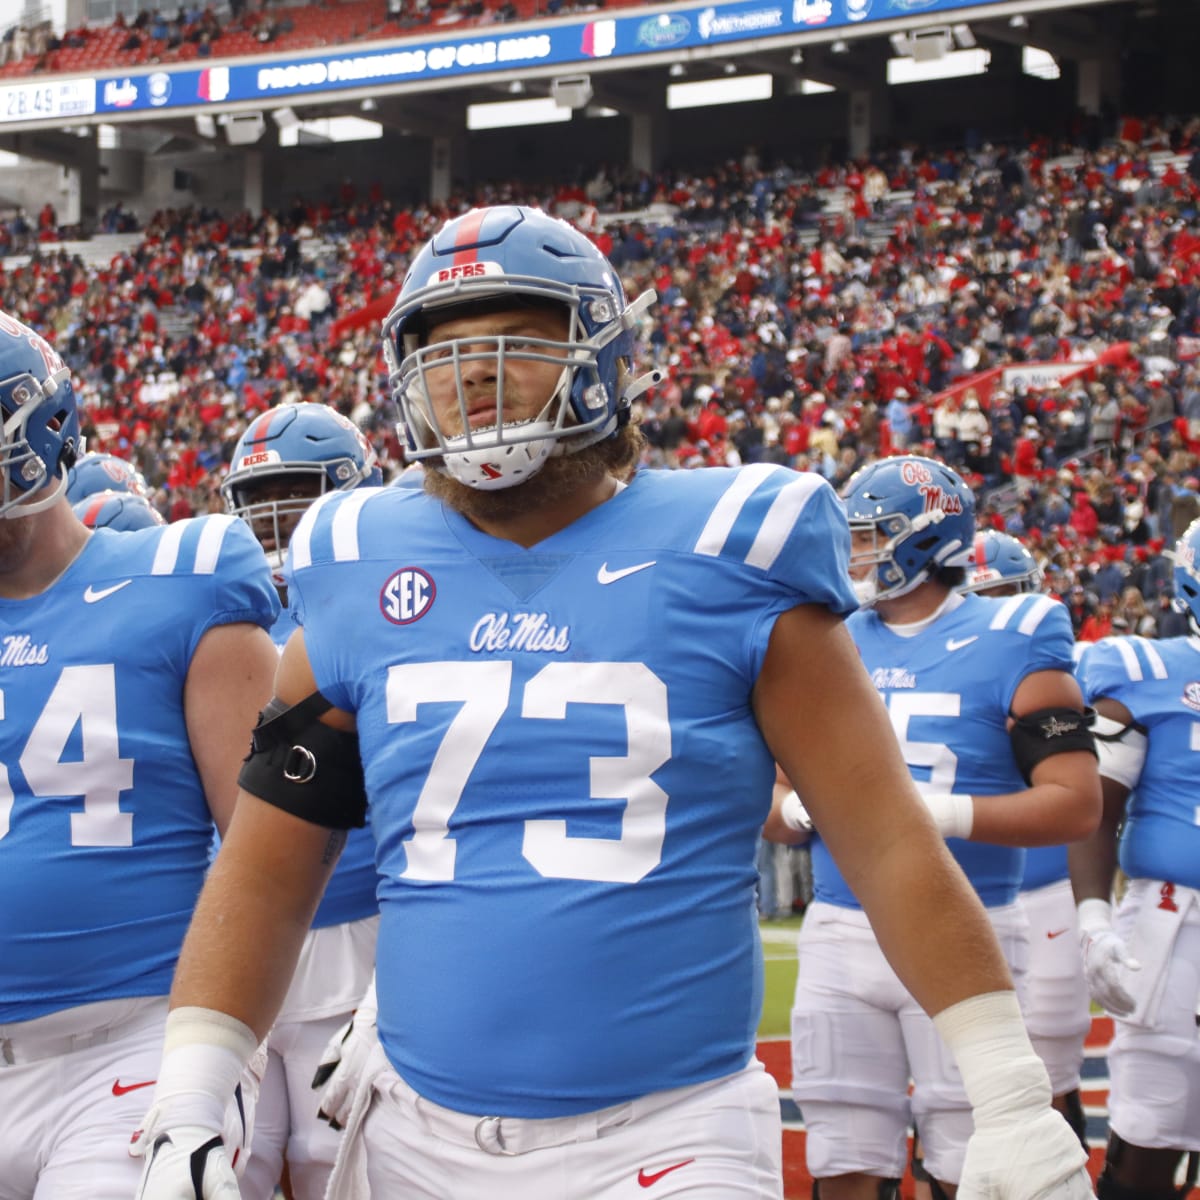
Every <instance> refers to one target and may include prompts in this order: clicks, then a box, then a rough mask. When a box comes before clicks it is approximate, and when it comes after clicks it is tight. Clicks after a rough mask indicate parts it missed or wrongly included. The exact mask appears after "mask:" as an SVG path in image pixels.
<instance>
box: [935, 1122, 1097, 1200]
mask: <svg viewBox="0 0 1200 1200" xmlns="http://www.w3.org/2000/svg"><path fill="white" fill-rule="evenodd" d="M1087 1158H1088V1156H1087V1152H1086V1151H1085V1150H1084V1148H1083V1147H1082V1146H1081V1145H1080V1144H1079V1138H1078V1137H1077V1136H1076V1135H1075V1132H1074V1131H1073V1130H1072V1129H1071V1127H1070V1126H1069V1125H1068V1124H1067V1122H1066V1121H1065V1120H1064V1119H1063V1116H1062V1114H1061V1113H1058V1112H1055V1111H1054V1109H1052V1108H1051V1109H1047V1108H1044V1109H1042V1110H1041V1111H1038V1112H1034V1113H1033V1114H1032V1115H1031V1116H1030V1117H1029V1118H1027V1119H1026V1120H1014V1121H1012V1122H1010V1123H1008V1124H1004V1125H995V1126H991V1127H984V1126H980V1127H978V1128H976V1130H975V1133H974V1134H973V1135H972V1136H971V1140H970V1141H969V1142H967V1155H966V1158H965V1159H964V1160H963V1170H962V1182H961V1183H960V1184H959V1185H958V1200H1089V1198H1090V1197H1092V1196H1093V1195H1094V1193H1093V1192H1092V1181H1091V1177H1090V1176H1089V1175H1088V1170H1087Z"/></svg>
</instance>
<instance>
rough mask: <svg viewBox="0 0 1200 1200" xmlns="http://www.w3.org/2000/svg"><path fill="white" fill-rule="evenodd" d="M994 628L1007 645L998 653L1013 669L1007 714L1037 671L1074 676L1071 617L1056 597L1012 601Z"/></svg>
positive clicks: (1001, 610) (1006, 700)
mask: <svg viewBox="0 0 1200 1200" xmlns="http://www.w3.org/2000/svg"><path fill="white" fill-rule="evenodd" d="M990 628H991V629H993V630H995V631H997V632H999V633H1001V635H1002V637H1003V642H1002V643H1001V645H1000V646H998V647H997V649H998V651H999V652H1000V653H1002V654H1003V656H1004V659H1005V661H1006V662H1007V663H1008V664H1009V665H1010V667H1011V673H1010V675H1009V677H1008V683H1007V690H1006V694H1005V695H1004V696H1003V697H1002V700H1003V703H1004V707H1005V711H1008V710H1010V709H1011V708H1012V703H1013V697H1014V696H1015V695H1016V692H1017V688H1019V687H1020V686H1021V682H1022V680H1024V679H1025V677H1026V676H1027V675H1032V674H1033V673H1034V672H1035V671H1065V672H1066V673H1067V674H1068V675H1071V674H1073V673H1074V668H1075V660H1074V653H1075V636H1074V631H1073V630H1072V628H1071V615H1070V613H1068V612H1067V608H1066V605H1064V604H1063V603H1062V602H1061V601H1059V600H1055V599H1054V597H1053V596H1045V595H1030V594H1028V593H1025V594H1023V595H1019V596H1013V597H1011V598H1010V599H1008V600H1007V601H1005V603H1004V604H1002V605H1001V606H1000V607H999V609H998V610H997V612H996V615H995V616H994V617H993V618H992V621H991V624H990ZM1004 643H1007V645H1005V644H1004Z"/></svg>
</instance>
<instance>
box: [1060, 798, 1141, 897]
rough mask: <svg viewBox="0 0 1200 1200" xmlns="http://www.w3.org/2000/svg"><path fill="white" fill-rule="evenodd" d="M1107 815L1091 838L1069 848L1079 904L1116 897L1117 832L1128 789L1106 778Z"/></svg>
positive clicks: (1074, 885)
mask: <svg viewBox="0 0 1200 1200" xmlns="http://www.w3.org/2000/svg"><path fill="white" fill-rule="evenodd" d="M1103 786H1104V815H1103V816H1102V817H1101V819H1100V824H1099V826H1098V827H1097V829H1096V832H1095V833H1094V834H1092V836H1091V837H1089V838H1085V839H1084V840H1082V841H1079V842H1076V843H1075V844H1074V845H1072V846H1070V847H1068V849H1067V863H1068V866H1069V868H1070V872H1071V889H1072V890H1073V891H1074V893H1075V900H1076V903H1078V902H1080V901H1082V900H1107V899H1108V898H1109V896H1110V895H1111V894H1112V885H1113V876H1114V875H1115V874H1116V871H1117V831H1118V829H1119V828H1120V825H1121V819H1122V817H1123V815H1124V812H1125V797H1126V793H1127V789H1125V788H1123V787H1122V786H1121V785H1120V784H1118V783H1114V782H1113V781H1112V780H1109V779H1105V780H1104V781H1103Z"/></svg>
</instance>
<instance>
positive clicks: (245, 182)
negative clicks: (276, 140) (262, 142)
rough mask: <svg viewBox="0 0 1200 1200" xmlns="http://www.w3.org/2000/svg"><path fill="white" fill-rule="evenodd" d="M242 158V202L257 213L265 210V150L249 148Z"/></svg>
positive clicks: (250, 210)
mask: <svg viewBox="0 0 1200 1200" xmlns="http://www.w3.org/2000/svg"><path fill="white" fill-rule="evenodd" d="M241 158H242V204H243V205H244V206H245V207H246V209H247V210H248V211H249V212H251V213H254V214H256V215H257V214H258V213H260V212H262V210H263V152H262V151H261V150H256V149H247V150H245V151H244V152H243V153H242V156H241Z"/></svg>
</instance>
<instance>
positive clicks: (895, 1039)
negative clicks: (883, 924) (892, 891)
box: [768, 456, 1100, 1200]
mask: <svg viewBox="0 0 1200 1200" xmlns="http://www.w3.org/2000/svg"><path fill="white" fill-rule="evenodd" d="M844 499H845V505H846V510H847V514H848V516H849V520H850V530H851V539H852V542H851V545H852V551H851V560H850V561H851V574H852V577H853V580H854V586H855V589H856V591H857V593H858V595H859V599H860V602H861V604H862V608H861V609H860V610H859V611H858V612H857V613H855V614H854V615H853V616H852V617H851V618H850V619H849V620H848V621H847V627H848V629H849V631H850V633H851V636H852V637H853V639H854V643H855V645H856V646H857V647H858V650H859V653H860V654H861V656H862V662H863V665H864V666H865V668H866V670H867V672H868V673H869V676H870V678H871V680H872V681H873V683H874V685H875V688H876V690H877V692H878V696H879V698H880V699H881V700H882V701H883V706H882V707H884V708H886V713H887V716H888V717H889V718H890V721H891V725H892V727H893V729H894V730H895V733H896V736H897V738H898V739H899V741H900V749H901V751H902V753H903V755H904V759H905V762H906V763H907V764H908V768H909V770H910V771H911V774H912V780H913V782H914V783H915V784H916V787H917V789H918V790H919V791H920V793H921V794H922V796H923V797H924V800H925V803H926V804H927V805H928V807H929V810H930V812H931V813H932V814H933V816H934V819H935V821H936V823H937V826H938V828H939V829H940V830H941V832H942V833H943V834H944V836H945V837H946V838H948V839H949V849H950V851H951V853H952V854H953V855H954V857H955V858H956V859H957V860H958V862H959V865H960V866H961V867H962V868H963V871H964V872H965V874H966V876H967V878H968V879H969V880H970V882H971V884H972V885H973V886H974V888H975V891H976V892H977V893H978V895H979V898H980V899H981V900H982V901H983V904H984V906H985V907H986V909H987V914H988V917H989V919H990V921H991V924H992V927H993V929H994V930H995V934H996V936H997V938H998V939H999V942H1000V945H1001V946H1002V947H1003V949H1004V951H1005V954H1006V957H1007V959H1008V962H1009V966H1010V968H1011V970H1012V972H1013V975H1014V977H1015V978H1016V979H1017V981H1018V985H1020V984H1021V983H1022V982H1023V975H1024V969H1025V960H1026V955H1027V950H1028V946H1027V937H1026V928H1027V926H1026V922H1025V918H1024V915H1023V913H1022V912H1021V909H1020V907H1019V906H1018V904H1017V894H1018V890H1019V887H1020V883H1021V876H1022V868H1023V865H1024V851H1023V850H1022V849H1021V847H1023V846H1032V845H1053V844H1056V843H1061V842H1064V841H1070V840H1073V839H1075V838H1080V837H1084V836H1086V835H1087V834H1088V833H1090V832H1091V831H1092V830H1093V829H1094V828H1095V825H1096V822H1097V820H1098V818H1099V810H1100V785H1099V779H1098V777H1097V773H1096V758H1095V754H1094V752H1093V750H1092V745H1091V735H1090V733H1089V732H1088V729H1087V718H1086V716H1085V715H1084V712H1083V703H1082V699H1081V696H1080V693H1079V688H1078V686H1077V685H1076V683H1075V681H1074V679H1073V677H1072V675H1071V673H1070V672H1071V647H1072V637H1071V627H1070V620H1069V618H1068V615H1067V611H1066V609H1065V608H1064V607H1063V606H1062V605H1061V604H1059V603H1058V602H1057V601H1055V600H1052V599H1051V598H1050V597H1048V596H1040V595H1032V596H1031V595H1015V596H1012V597H1009V598H1006V599H990V598H985V597H982V596H977V595H970V594H962V593H961V592H960V591H959V590H958V589H959V588H960V587H961V586H962V584H963V583H964V582H965V578H964V576H965V568H966V567H967V566H968V565H969V564H970V562H971V559H972V555H973V550H974V540H975V531H974V509H975V504H974V497H973V496H972V494H971V491H970V489H969V488H968V487H967V486H966V484H965V483H964V482H963V481H962V480H961V479H960V478H959V477H958V476H957V475H956V474H955V473H954V472H953V471H952V470H950V468H948V467H946V466H944V465H943V464H941V463H938V462H935V461H933V460H931V459H927V458H920V457H916V456H904V457H900V458H890V459H885V460H882V461H879V462H876V463H873V464H871V465H869V466H867V467H865V468H863V469H862V470H861V471H860V472H858V474H857V475H855V476H854V477H853V478H852V479H851V480H850V481H849V482H848V483H847V484H846V487H845V491H844ZM785 773H786V774H788V777H789V779H790V780H791V782H792V783H793V784H796V783H797V781H796V780H795V779H794V778H793V777H792V776H791V775H790V772H786V768H785ZM796 791H797V792H798V793H799V795H800V796H801V797H804V799H805V800H806V799H807V797H806V796H805V793H804V789H803V787H802V786H798V787H797V788H796ZM798 803H799V801H798V799H797V797H795V796H788V797H785V798H783V799H782V800H781V802H780V805H779V807H778V809H777V810H776V811H775V812H774V813H773V821H772V824H771V825H770V826H769V827H768V833H769V834H772V835H779V834H780V832H781V831H780V829H779V825H780V824H784V825H787V826H789V827H797V826H803V824H804V822H803V821H802V820H798V819H797V818H796V815H795V813H796V807H795V806H796V805H797V804H798ZM814 816H815V814H814ZM815 824H816V828H817V829H818V830H819V831H820V832H821V834H822V835H823V836H821V837H820V838H818V839H815V840H814V842H813V852H812V854H813V887H814V902H813V904H811V905H810V906H809V908H808V911H807V913H806V915H805V921H804V926H803V928H802V929H801V932H800V937H799V976H798V978H797V982H796V998H795V1004H794V1006H793V1009H792V1054H793V1066H792V1094H793V1096H794V1097H795V1099H796V1101H797V1103H798V1104H799V1105H800V1109H801V1111H802V1112H803V1114H804V1123H805V1128H806V1130H807V1154H808V1169H809V1171H810V1172H811V1173H812V1175H813V1177H814V1179H817V1180H818V1181H819V1191H820V1195H821V1198H822V1200H874V1198H875V1197H877V1196H895V1195H897V1194H898V1188H899V1182H900V1177H901V1176H902V1175H903V1173H904V1167H905V1158H906V1140H907V1133H908V1128H909V1124H910V1122H915V1124H916V1126H917V1128H918V1129H919V1131H920V1136H921V1144H922V1148H923V1153H924V1160H925V1169H926V1170H927V1171H928V1173H929V1176H930V1177H931V1180H932V1184H931V1186H932V1187H933V1188H934V1195H935V1196H939V1197H940V1196H944V1195H946V1194H949V1193H951V1192H952V1191H953V1189H954V1188H955V1187H956V1186H958V1185H959V1184H960V1181H961V1182H962V1183H963V1184H964V1186H965V1185H966V1183H967V1180H968V1178H969V1176H970V1173H971V1172H970V1170H969V1168H967V1167H966V1166H964V1163H965V1162H967V1161H969V1158H970V1154H971V1151H970V1149H969V1140H970V1137H971V1133H972V1128H973V1126H977V1122H978V1114H975V1116H974V1118H973V1116H972V1112H971V1106H970V1102H969V1096H970V1083H969V1081H968V1080H966V1079H965V1075H963V1074H960V1072H959V1070H958V1069H957V1067H956V1066H955V1064H954V1062H953V1061H952V1060H951V1058H950V1057H949V1056H948V1055H947V1053H946V1050H945V1046H944V1045H943V1041H942V1039H941V1038H940V1037H939V1032H940V1031H939V1029H938V1027H937V1025H936V1023H935V1022H933V1021H930V1020H929V1018H928V1017H927V1016H926V1014H925V1013H924V1012H923V1011H922V1010H921V1007H920V1006H919V1005H918V1002H917V1000H915V999H914V996H913V992H912V988H911V983H910V982H909V981H907V980H904V981H902V980H901V978H899V977H897V974H896V973H895V972H894V971H893V969H892V967H891V966H890V965H889V963H888V962H887V960H886V959H885V957H884V954H883V952H882V950H881V948H880V946H879V944H878V942H877V940H876V932H877V921H876V920H875V917H874V914H871V913H870V912H869V909H868V910H867V911H863V909H864V907H865V906H864V905H863V904H862V903H861V901H862V900H863V899H864V897H863V896H862V892H861V887H860V883H859V881H857V880H854V879H853V878H852V877H850V876H849V875H848V874H847V873H846V872H844V871H843V870H842V869H840V867H839V864H838V863H837V862H835V860H834V858H833V856H832V854H831V844H830V839H829V837H828V832H827V831H826V830H825V829H824V828H823V825H822V819H821V818H820V817H816V820H815ZM784 838H785V840H793V841H794V840H796V839H795V837H791V838H788V837H787V835H786V834H784ZM910 862H911V863H912V864H913V866H912V869H913V870H914V872H915V873H916V874H918V875H919V874H920V872H921V870H923V864H922V865H920V866H917V865H916V864H917V863H919V862H920V860H919V859H916V858H912V859H910ZM906 886H911V882H910V883H909V884H907V885H906ZM868 916H870V918H871V919H870V920H868ZM873 926H875V927H876V928H873ZM906 984H907V986H906ZM1028 1067H1029V1072H1030V1080H1031V1086H1036V1087H1037V1088H1038V1090H1039V1091H1041V1092H1042V1093H1043V1094H1044V1095H1045V1097H1046V1098H1047V1099H1049V1097H1050V1094H1051V1093H1050V1087H1049V1084H1048V1081H1047V1075H1046V1071H1045V1068H1044V1067H1043V1065H1042V1064H1041V1062H1040V1061H1039V1060H1038V1059H1037V1058H1036V1057H1035V1058H1033V1060H1032V1062H1030V1063H1029V1064H1028ZM910 1078H911V1080H912V1085H913V1086H912V1092H911V1096H910V1094H909V1081H910ZM964 1083H966V1085H967V1086H966V1088H965V1089H964ZM1054 1120H1055V1121H1056V1122H1057V1123H1058V1125H1059V1135H1060V1139H1059V1141H1060V1148H1061V1141H1062V1138H1063V1137H1065V1138H1066V1139H1067V1140H1068V1141H1069V1142H1070V1141H1073V1142H1074V1153H1075V1155H1076V1156H1077V1157H1076V1161H1077V1162H1083V1161H1085V1160H1086V1155H1085V1152H1084V1150H1083V1148H1082V1147H1081V1145H1080V1143H1079V1142H1078V1140H1076V1139H1074V1137H1073V1135H1072V1134H1071V1131H1070V1129H1069V1127H1068V1125H1067V1124H1066V1123H1065V1122H1064V1121H1063V1120H1062V1119H1061V1117H1059V1116H1058V1115H1057V1114H1056V1115H1055V1117H1054ZM1009 1153H1010V1154H1011V1155H1012V1161H1011V1163H1010V1169H1012V1170H1014V1171H1016V1172H1020V1171H1022V1170H1024V1171H1027V1172H1028V1175H1027V1178H1026V1180H1025V1185H1024V1190H1023V1191H1022V1194H1023V1195H1029V1196H1033V1195H1039V1194H1040V1193H1039V1191H1038V1189H1037V1187H1035V1186H1034V1183H1035V1181H1036V1180H1037V1179H1038V1177H1039V1172H1040V1170H1041V1161H1042V1160H1041V1157H1040V1154H1039V1152H1037V1151H1034V1150H1031V1149H1030V1148H1028V1147H1026V1146H1023V1145H1021V1144H1020V1143H1014V1144H1012V1145H1011V1146H1010V1147H1009ZM1018 1177H1020V1176H1019V1175H1018ZM972 1194H975V1193H972ZM1082 1194H1086V1193H1082Z"/></svg>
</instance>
